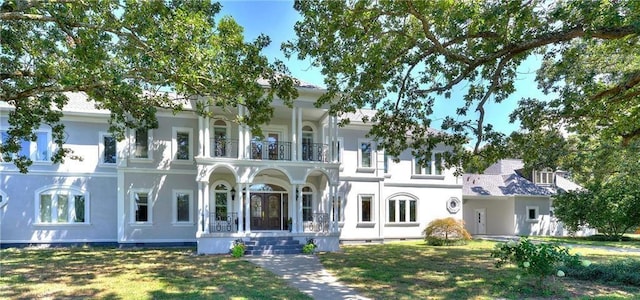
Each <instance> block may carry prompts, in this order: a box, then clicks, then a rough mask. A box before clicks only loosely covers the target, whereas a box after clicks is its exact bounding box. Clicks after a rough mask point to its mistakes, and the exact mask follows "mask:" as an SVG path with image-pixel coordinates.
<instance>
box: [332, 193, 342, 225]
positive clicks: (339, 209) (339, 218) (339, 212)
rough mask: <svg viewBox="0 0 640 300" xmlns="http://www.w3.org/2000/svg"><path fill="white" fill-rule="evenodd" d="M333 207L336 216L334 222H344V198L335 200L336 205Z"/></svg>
mask: <svg viewBox="0 0 640 300" xmlns="http://www.w3.org/2000/svg"><path fill="white" fill-rule="evenodd" d="M333 205H334V209H335V210H334V214H333V220H334V221H338V222H344V218H343V215H344V212H343V210H344V208H343V205H342V197H340V196H336V197H335V198H334V204H333Z"/></svg>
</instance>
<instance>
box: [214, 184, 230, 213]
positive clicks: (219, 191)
mask: <svg viewBox="0 0 640 300" xmlns="http://www.w3.org/2000/svg"><path fill="white" fill-rule="evenodd" d="M215 190H216V198H215V201H216V203H215V218H216V220H226V219H227V215H228V208H229V207H228V204H227V203H228V201H227V199H228V196H227V195H228V191H229V188H228V187H227V186H226V185H224V184H218V185H217V186H216V189H215Z"/></svg>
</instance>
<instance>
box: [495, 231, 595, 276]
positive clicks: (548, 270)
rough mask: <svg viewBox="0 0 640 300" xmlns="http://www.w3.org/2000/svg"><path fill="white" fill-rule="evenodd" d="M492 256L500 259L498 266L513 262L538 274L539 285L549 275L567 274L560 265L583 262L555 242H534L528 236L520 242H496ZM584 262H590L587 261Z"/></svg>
mask: <svg viewBox="0 0 640 300" xmlns="http://www.w3.org/2000/svg"><path fill="white" fill-rule="evenodd" d="M491 257H494V258H497V259H498V261H496V262H495V266H496V268H500V267H502V266H504V265H505V264H508V263H512V264H515V265H516V266H517V267H518V268H519V269H520V270H521V271H522V272H523V273H524V274H525V275H532V276H536V277H537V278H538V285H539V286H541V285H542V284H543V282H544V279H545V278H546V277H547V276H551V275H556V276H558V277H563V276H565V270H561V269H560V267H571V266H577V265H580V264H581V261H580V257H579V256H578V255H571V254H569V250H568V249H567V248H564V247H561V246H560V245H558V244H555V243H540V244H534V243H532V242H531V241H529V240H528V239H527V238H522V239H520V240H519V241H518V242H516V241H509V242H507V243H499V244H496V248H495V249H494V250H493V251H492V252H491ZM584 264H585V265H588V264H590V263H589V262H588V261H585V262H584Z"/></svg>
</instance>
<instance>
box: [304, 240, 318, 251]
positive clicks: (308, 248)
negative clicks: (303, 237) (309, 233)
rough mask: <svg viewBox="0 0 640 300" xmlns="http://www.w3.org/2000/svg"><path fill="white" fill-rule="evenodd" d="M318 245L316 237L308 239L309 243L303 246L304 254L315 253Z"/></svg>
mask: <svg viewBox="0 0 640 300" xmlns="http://www.w3.org/2000/svg"><path fill="white" fill-rule="evenodd" d="M317 247H318V246H317V245H316V241H315V240H314V239H308V240H307V243H306V244H305V245H304V246H302V253H304V254H313V252H315V251H316V248H317Z"/></svg>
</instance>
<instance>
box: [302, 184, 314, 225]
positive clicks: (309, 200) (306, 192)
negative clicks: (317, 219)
mask: <svg viewBox="0 0 640 300" xmlns="http://www.w3.org/2000/svg"><path fill="white" fill-rule="evenodd" d="M302 221H313V193H312V191H311V188H310V187H308V186H305V187H303V188H302Z"/></svg>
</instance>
